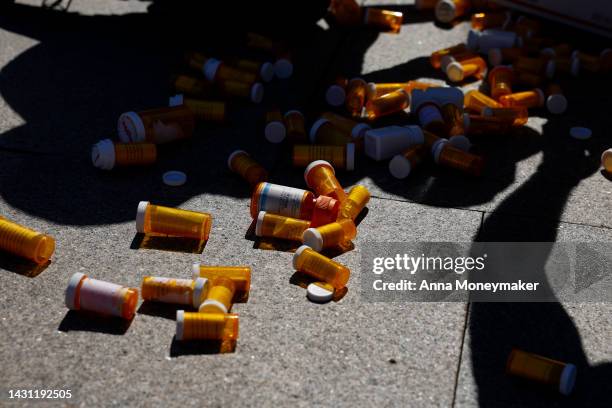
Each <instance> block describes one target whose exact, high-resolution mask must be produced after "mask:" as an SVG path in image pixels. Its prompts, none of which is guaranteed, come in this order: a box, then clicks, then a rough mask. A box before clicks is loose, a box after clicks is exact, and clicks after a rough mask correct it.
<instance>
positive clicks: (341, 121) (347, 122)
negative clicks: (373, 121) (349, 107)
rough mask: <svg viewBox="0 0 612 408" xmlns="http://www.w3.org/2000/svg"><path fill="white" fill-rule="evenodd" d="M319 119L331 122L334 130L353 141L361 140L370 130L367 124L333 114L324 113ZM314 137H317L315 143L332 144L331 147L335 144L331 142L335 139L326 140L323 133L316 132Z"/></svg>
mask: <svg viewBox="0 0 612 408" xmlns="http://www.w3.org/2000/svg"><path fill="white" fill-rule="evenodd" d="M321 118H322V119H326V120H328V121H329V122H331V124H332V125H334V127H335V128H337V129H340V130H341V131H342V132H343V133H344V134H346V135H350V137H351V139H352V140H353V141H355V140H358V139H363V137H364V136H365V132H367V131H368V130H370V129H372V128H371V127H370V125H368V124H367V123H359V122H355V121H354V120H352V119H349V118H345V117H344V116H340V115H338V114H336V113H333V112H324V113H323V114H322V115H321ZM313 127H314V125H313ZM311 134H312V130H311ZM316 136H317V137H316V142H317V143H321V144H332V145H335V144H337V143H332V142H331V141H332V140H335V138H327V137H326V135H325V132H324V133H323V134H319V132H317V134H316ZM338 140H339V139H338ZM311 142H313V143H314V141H313V139H312V137H311Z"/></svg>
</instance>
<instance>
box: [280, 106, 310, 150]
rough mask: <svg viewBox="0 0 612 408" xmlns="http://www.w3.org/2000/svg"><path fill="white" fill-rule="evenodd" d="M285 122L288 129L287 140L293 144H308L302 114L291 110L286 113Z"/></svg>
mask: <svg viewBox="0 0 612 408" xmlns="http://www.w3.org/2000/svg"><path fill="white" fill-rule="evenodd" d="M284 120H285V127H286V128H287V138H288V140H289V141H290V142H291V143H294V144H295V143H308V136H306V128H305V120H304V115H303V114H302V112H300V111H297V110H291V111H289V112H287V113H285V117H284Z"/></svg>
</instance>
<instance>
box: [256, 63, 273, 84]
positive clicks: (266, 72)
mask: <svg viewBox="0 0 612 408" xmlns="http://www.w3.org/2000/svg"><path fill="white" fill-rule="evenodd" d="M259 76H260V77H261V79H262V81H264V82H270V81H271V80H272V79H273V78H274V65H272V63H270V62H264V63H263V64H261V68H260V69H259Z"/></svg>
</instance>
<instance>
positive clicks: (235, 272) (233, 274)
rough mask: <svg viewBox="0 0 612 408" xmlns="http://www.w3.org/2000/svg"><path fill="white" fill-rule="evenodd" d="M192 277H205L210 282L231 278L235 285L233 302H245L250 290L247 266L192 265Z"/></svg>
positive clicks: (249, 269) (249, 276) (249, 274)
mask: <svg viewBox="0 0 612 408" xmlns="http://www.w3.org/2000/svg"><path fill="white" fill-rule="evenodd" d="M191 270H192V274H193V279H197V278H205V279H208V280H209V281H210V282H213V281H214V280H215V279H217V278H220V277H223V278H228V279H231V280H232V282H234V285H235V293H234V298H233V300H232V301H233V302H246V300H247V299H248V298H249V291H250V290H251V268H250V267H248V266H219V265H201V264H200V263H197V262H196V263H194V264H193V265H192V268H191Z"/></svg>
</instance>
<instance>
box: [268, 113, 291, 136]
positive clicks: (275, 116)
mask: <svg viewBox="0 0 612 408" xmlns="http://www.w3.org/2000/svg"><path fill="white" fill-rule="evenodd" d="M264 135H265V137H266V140H267V141H268V142H270V143H281V142H282V141H283V140H285V138H286V137H287V128H286V127H285V123H284V121H283V114H282V113H281V112H280V110H278V109H270V110H269V111H267V112H266V126H265V128H264Z"/></svg>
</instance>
